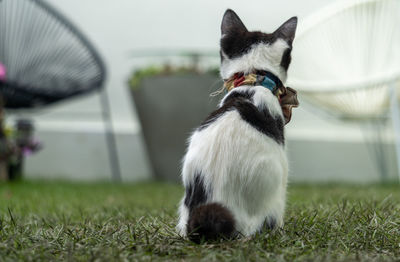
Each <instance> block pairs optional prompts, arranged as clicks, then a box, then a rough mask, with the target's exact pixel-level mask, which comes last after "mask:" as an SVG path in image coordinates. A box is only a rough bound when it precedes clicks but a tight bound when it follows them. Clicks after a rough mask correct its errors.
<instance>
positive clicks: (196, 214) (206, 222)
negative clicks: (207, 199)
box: [187, 203, 235, 243]
mask: <svg viewBox="0 0 400 262" xmlns="http://www.w3.org/2000/svg"><path fill="white" fill-rule="evenodd" d="M187 232H188V236H189V239H190V240H192V241H193V242H195V243H200V242H202V240H204V241H209V240H216V239H218V238H221V237H223V238H231V237H233V235H234V232H235V220H234V218H233V215H232V213H231V212H230V211H229V210H228V209H227V208H225V207H223V206H222V205H220V204H217V203H211V204H207V205H202V206H198V207H197V208H195V209H194V210H193V211H192V212H191V213H190V215H189V223H188V225H187Z"/></svg>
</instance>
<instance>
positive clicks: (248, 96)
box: [198, 90, 285, 145]
mask: <svg viewBox="0 0 400 262" xmlns="http://www.w3.org/2000/svg"><path fill="white" fill-rule="evenodd" d="M253 95H254V91H251V90H249V91H247V92H243V93H242V92H232V93H231V94H230V95H229V96H228V97H227V98H226V99H225V101H224V104H223V106H222V107H220V108H219V109H217V110H216V111H214V112H213V113H211V115H210V116H209V117H208V118H207V119H206V120H205V121H204V122H203V123H202V124H201V126H200V127H199V129H198V130H202V129H204V128H206V127H208V126H209V125H210V124H211V123H213V122H215V121H216V120H217V119H218V118H219V117H220V116H222V115H223V114H224V113H225V112H228V111H231V110H237V111H238V112H239V114H240V116H241V117H242V119H243V120H244V121H246V122H247V123H249V124H250V125H251V126H252V127H254V128H255V129H257V130H258V131H260V132H261V133H263V134H265V135H267V136H269V137H271V138H273V139H274V140H275V141H276V142H277V143H279V144H282V145H283V144H284V142H285V138H284V133H283V127H284V122H283V119H282V118H280V117H278V118H274V117H273V116H272V115H271V114H270V113H269V111H268V109H262V110H261V109H259V108H257V107H256V106H255V105H254V104H253V103H252V97H253Z"/></svg>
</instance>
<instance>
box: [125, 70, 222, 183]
mask: <svg viewBox="0 0 400 262" xmlns="http://www.w3.org/2000/svg"><path fill="white" fill-rule="evenodd" d="M129 83H130V90H131V94H132V98H133V100H134V105H135V107H136V111H137V115H138V117H139V120H140V123H141V126H142V132H143V137H144V140H145V144H146V147H147V151H148V155H149V159H150V163H151V165H152V168H153V173H154V175H155V177H156V178H157V179H162V180H168V181H178V180H180V168H181V161H182V157H183V155H184V153H185V149H186V141H187V139H188V137H189V136H190V134H191V132H192V131H193V130H194V128H196V127H197V126H199V124H200V123H201V122H202V121H203V120H204V119H205V118H206V117H207V115H208V114H209V113H210V112H211V111H213V110H214V109H215V108H216V106H217V104H218V101H219V99H220V97H213V96H210V94H211V93H213V92H214V91H215V90H218V89H220V88H221V86H222V81H221V80H220V77H219V76H218V70H216V69H214V70H200V69H199V68H198V67H197V66H188V67H173V66H169V65H164V66H161V67H155V66H152V67H148V68H144V69H141V70H138V71H136V72H135V73H134V74H133V75H132V77H131V79H130V82H129Z"/></svg>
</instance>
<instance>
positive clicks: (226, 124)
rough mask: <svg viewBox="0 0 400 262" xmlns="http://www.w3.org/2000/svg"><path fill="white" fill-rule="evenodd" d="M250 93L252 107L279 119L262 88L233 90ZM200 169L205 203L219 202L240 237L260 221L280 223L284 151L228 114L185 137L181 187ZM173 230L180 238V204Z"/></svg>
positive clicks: (233, 113) (183, 216)
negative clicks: (252, 99)
mask: <svg viewBox="0 0 400 262" xmlns="http://www.w3.org/2000/svg"><path fill="white" fill-rule="evenodd" d="M246 88H252V89H254V90H255V95H254V98H255V99H254V100H255V101H254V103H255V104H256V105H257V106H260V107H265V108H268V110H269V111H270V113H271V114H273V115H280V116H282V110H281V109H280V106H279V102H278V100H277V99H276V97H274V96H273V94H272V93H271V92H270V91H269V90H267V89H265V88H264V87H260V86H257V87H239V88H237V89H234V90H233V91H231V92H241V91H243V90H245V89H246ZM199 171H201V174H202V175H203V180H204V184H205V187H206V191H207V195H208V196H209V199H208V201H207V203H212V202H216V203H220V204H222V205H224V206H225V207H227V208H228V209H229V210H230V211H231V212H232V214H233V215H234V218H235V222H236V230H237V231H239V232H240V233H242V234H243V235H245V236H250V235H252V234H254V233H255V232H256V231H258V230H259V229H260V228H261V226H262V224H263V222H264V220H265V219H266V218H268V217H269V218H273V219H275V220H276V221H277V223H278V226H282V225H283V213H284V208H285V193H286V183H287V174H288V166H287V160H286V155H285V152H284V148H283V146H282V145H280V144H278V143H277V142H276V141H275V140H274V139H272V138H270V137H268V136H266V135H264V134H262V133H260V132H259V131H257V130H256V129H255V128H254V127H252V126H251V125H250V124H248V123H247V122H245V121H243V120H242V118H241V116H240V114H239V113H238V112H237V111H230V112H227V113H225V114H224V115H223V116H221V117H220V118H219V119H218V120H216V121H215V122H213V123H212V124H211V125H210V126H208V127H207V128H205V129H202V130H201V131H196V132H194V134H193V135H192V137H191V138H190V142H189V148H188V151H187V154H186V156H185V158H184V162H183V169H182V176H183V177H182V178H183V183H184V185H185V186H187V185H189V182H190V181H193V179H194V177H193V176H194V174H196V173H198V172H199ZM179 213H180V220H179V223H178V230H179V232H180V234H181V235H183V236H185V235H186V233H187V232H186V224H187V219H188V209H187V207H186V206H185V205H184V203H183V200H182V202H181V205H180V208H179Z"/></svg>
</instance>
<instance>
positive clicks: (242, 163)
mask: <svg viewBox="0 0 400 262" xmlns="http://www.w3.org/2000/svg"><path fill="white" fill-rule="evenodd" d="M261 91H263V90H261ZM257 95H258V94H257V93H256V92H252V94H251V96H249V94H234V95H233V96H232V97H231V98H229V99H230V100H229V101H227V100H226V99H225V104H223V105H221V106H220V108H218V109H217V110H216V111H215V112H213V113H212V114H211V115H210V116H209V117H208V118H207V119H206V120H205V121H204V122H203V124H202V125H201V126H200V127H199V128H198V129H197V130H196V131H195V132H194V134H193V135H192V137H191V138H190V141H189V147H188V151H187V154H186V156H185V159H184V169H183V172H184V173H189V174H190V173H193V171H194V170H203V172H205V173H209V174H210V175H213V174H215V175H218V177H221V176H222V173H230V174H232V173H235V174H240V173H245V174H248V173H249V172H251V170H254V172H258V170H259V169H260V168H265V167H266V166H268V168H270V169H271V168H272V169H280V168H281V161H279V160H281V159H282V158H285V154H284V150H283V123H282V119H281V117H280V116H279V115H278V116H277V115H276V114H274V112H273V110H274V105H268V103H266V104H263V105H262V106H260V108H259V107H258V106H257V105H256V104H255V102H254V100H255V97H256V96H257ZM266 95H267V96H268V93H266ZM271 106H272V108H271ZM188 165H189V166H190V169H191V170H185V168H186V169H187V166H188ZM274 166H276V167H274ZM249 170H250V171H249ZM185 171H187V172H185ZM242 171H243V172H242ZM216 173H218V174H216Z"/></svg>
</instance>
